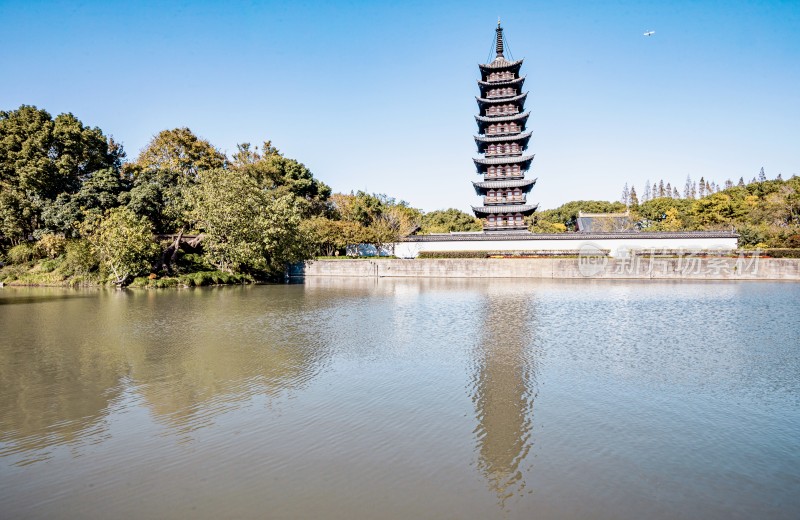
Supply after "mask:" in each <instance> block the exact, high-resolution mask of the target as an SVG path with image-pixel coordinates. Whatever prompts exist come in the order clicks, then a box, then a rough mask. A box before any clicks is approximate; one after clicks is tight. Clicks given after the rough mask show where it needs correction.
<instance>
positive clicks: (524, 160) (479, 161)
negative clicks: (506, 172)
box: [472, 155, 533, 175]
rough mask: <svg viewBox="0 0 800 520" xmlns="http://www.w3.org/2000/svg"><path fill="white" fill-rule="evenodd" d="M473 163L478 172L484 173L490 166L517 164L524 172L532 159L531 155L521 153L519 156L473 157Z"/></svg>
mask: <svg viewBox="0 0 800 520" xmlns="http://www.w3.org/2000/svg"><path fill="white" fill-rule="evenodd" d="M472 161H473V162H474V163H475V168H476V169H477V170H478V173H479V174H481V175H484V174H486V173H487V170H488V169H489V167H490V166H512V167H513V166H518V167H519V170H520V171H521V172H522V173H523V174H524V171H525V170H527V169H528V168H530V167H531V161H533V155H521V156H519V157H514V156H511V157H491V158H479V157H475V158H473V159H472Z"/></svg>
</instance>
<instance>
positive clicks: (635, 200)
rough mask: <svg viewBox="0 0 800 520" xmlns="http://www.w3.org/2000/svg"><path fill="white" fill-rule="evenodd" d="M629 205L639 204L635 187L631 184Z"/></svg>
mask: <svg viewBox="0 0 800 520" xmlns="http://www.w3.org/2000/svg"><path fill="white" fill-rule="evenodd" d="M630 202H631V205H630V207H632V208H635V207H637V206H639V197H637V196H636V188H634V187H633V186H632V185H631V199H630Z"/></svg>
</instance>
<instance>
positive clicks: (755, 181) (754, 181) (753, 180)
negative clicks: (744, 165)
mask: <svg viewBox="0 0 800 520" xmlns="http://www.w3.org/2000/svg"><path fill="white" fill-rule="evenodd" d="M757 182H758V181H757V180H756V178H755V177H753V178H752V180H750V182H748V183H747V184H755V183H757Z"/></svg>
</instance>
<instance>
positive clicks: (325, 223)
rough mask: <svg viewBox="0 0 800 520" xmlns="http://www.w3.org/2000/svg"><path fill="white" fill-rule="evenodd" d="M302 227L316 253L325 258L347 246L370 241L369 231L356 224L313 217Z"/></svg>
mask: <svg viewBox="0 0 800 520" xmlns="http://www.w3.org/2000/svg"><path fill="white" fill-rule="evenodd" d="M303 226H304V228H305V230H306V231H307V232H308V233H309V235H310V236H311V237H312V240H313V242H314V243H315V244H316V246H317V252H319V253H321V254H323V255H326V256H332V255H333V254H334V253H336V252H337V251H341V250H345V249H346V248H347V246H349V245H354V244H363V243H370V242H371V241H372V235H371V234H370V232H369V230H368V229H367V228H366V227H364V226H362V225H361V224H359V223H358V222H348V221H345V220H332V219H329V218H327V217H313V218H311V219H308V220H306V221H304V223H303Z"/></svg>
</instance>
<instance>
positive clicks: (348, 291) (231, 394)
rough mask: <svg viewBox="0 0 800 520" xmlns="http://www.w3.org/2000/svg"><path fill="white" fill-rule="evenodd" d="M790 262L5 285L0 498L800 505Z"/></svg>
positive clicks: (797, 328) (605, 510) (237, 506)
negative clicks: (759, 270) (746, 266)
mask: <svg viewBox="0 0 800 520" xmlns="http://www.w3.org/2000/svg"><path fill="white" fill-rule="evenodd" d="M799 304H800V284H785V283H761V282H753V283H687V282H680V283H658V282H650V281H647V282H639V283H634V282H627V281H626V282H615V281H588V280H581V281H568V280H564V281H541V280H530V281H529V280H444V279H443V280H401V279H398V280H392V279H380V280H374V279H312V280H308V281H307V282H306V283H305V284H301V285H279V286H254V287H220V288H207V289H186V290H150V291H145V290H129V291H113V290H99V291H98V290H76V291H70V290H60V289H24V288H8V287H6V288H3V289H0V392H1V393H0V517H2V518H23V517H24V518H343V519H351V518H388V519H393V518H432V519H434V518H435V519H441V518H477V519H485V518H597V519H603V518H608V519H628V518H629V519H642V518H648V519H658V518H665V519H666V518H669V519H672V518H704V519H713V518H724V519H731V518H763V519H767V518H787V519H788V518H797V517H798V514H800V313H798V305H799Z"/></svg>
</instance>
